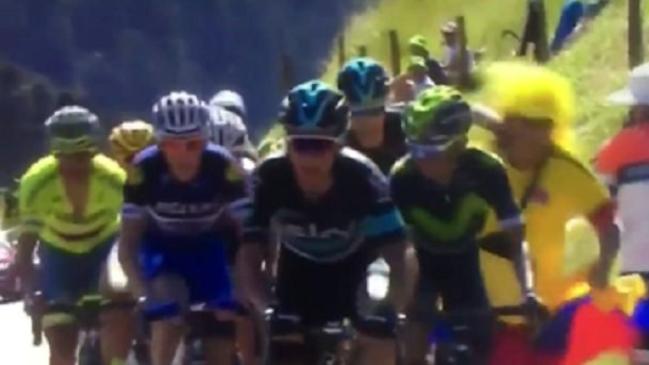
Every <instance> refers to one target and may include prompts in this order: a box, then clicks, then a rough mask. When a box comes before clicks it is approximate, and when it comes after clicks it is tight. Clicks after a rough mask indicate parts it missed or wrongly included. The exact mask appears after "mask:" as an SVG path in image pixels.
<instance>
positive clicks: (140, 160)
mask: <svg viewBox="0 0 649 365" xmlns="http://www.w3.org/2000/svg"><path fill="white" fill-rule="evenodd" d="M159 160H160V161H161V160H162V153H161V152H160V149H159V148H158V146H156V145H153V146H149V147H147V148H145V149H143V150H142V151H140V152H138V153H137V154H136V155H135V157H134V158H133V165H137V166H146V165H150V164H152V163H154V162H155V161H159Z"/></svg>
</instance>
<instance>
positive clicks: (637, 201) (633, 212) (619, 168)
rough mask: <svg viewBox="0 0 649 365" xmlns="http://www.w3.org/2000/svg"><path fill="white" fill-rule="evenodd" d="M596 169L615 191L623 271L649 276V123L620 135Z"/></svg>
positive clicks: (604, 149) (608, 145)
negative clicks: (648, 274)
mask: <svg viewBox="0 0 649 365" xmlns="http://www.w3.org/2000/svg"><path fill="white" fill-rule="evenodd" d="M595 166H596V169H597V172H598V173H599V174H601V175H603V177H604V178H605V179H606V181H607V182H608V183H609V184H610V185H611V186H612V187H614V189H615V190H616V200H617V208H618V211H617V215H618V218H619V220H620V223H621V224H622V227H621V228H622V230H621V242H622V244H621V246H620V253H621V259H622V267H621V269H622V271H624V272H640V273H649V260H647V255H648V254H649V224H647V223H649V221H648V219H647V217H649V200H648V197H649V123H644V124H638V125H635V126H631V127H626V128H624V129H623V130H622V131H620V133H618V134H617V135H616V136H615V137H613V138H612V139H611V140H610V141H608V143H606V144H605V145H604V146H603V147H602V149H601V150H600V151H599V153H598V155H597V158H596V161H595Z"/></svg>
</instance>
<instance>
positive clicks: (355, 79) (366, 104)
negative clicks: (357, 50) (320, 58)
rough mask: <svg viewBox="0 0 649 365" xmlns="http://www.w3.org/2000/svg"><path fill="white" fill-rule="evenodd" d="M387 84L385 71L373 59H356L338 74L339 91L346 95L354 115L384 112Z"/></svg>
mask: <svg viewBox="0 0 649 365" xmlns="http://www.w3.org/2000/svg"><path fill="white" fill-rule="evenodd" d="M387 82H388V76H387V74H386V72H385V69H384V68H383V66H381V65H380V64H379V63H378V62H377V61H375V60H373V59H372V58H355V59H353V60H351V61H349V62H347V63H346V64H345V65H344V66H343V68H342V70H340V72H339V73H338V89H340V91H342V92H343V93H344V94H345V97H346V98H347V100H348V101H349V105H350V107H351V110H352V113H358V112H366V111H379V110H382V109H383V108H384V106H385V98H386V96H387V95H388V85H387Z"/></svg>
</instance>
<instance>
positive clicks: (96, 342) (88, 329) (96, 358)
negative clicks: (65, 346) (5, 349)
mask: <svg viewBox="0 0 649 365" xmlns="http://www.w3.org/2000/svg"><path fill="white" fill-rule="evenodd" d="M39 303H42V296H41V293H40V292H37V293H35V294H34V296H33V298H32V299H31V300H30V303H26V305H27V306H28V307H30V312H31V319H32V336H33V344H34V346H40V345H41V343H42V332H43V328H42V316H43V315H44V314H47V313H59V312H64V313H70V314H72V315H73V316H74V317H75V318H76V321H77V322H76V323H77V324H78V326H79V344H78V346H77V363H78V365H102V358H101V342H100V336H99V329H100V325H101V324H100V320H99V314H100V313H101V309H102V303H103V300H102V298H101V296H99V295H86V296H83V297H82V298H81V299H80V300H79V301H78V302H77V303H74V304H68V303H61V302H51V303H47V306H46V307H47V309H46V310H42V309H41V308H39V306H40V304H39Z"/></svg>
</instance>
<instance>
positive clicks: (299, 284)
mask: <svg viewBox="0 0 649 365" xmlns="http://www.w3.org/2000/svg"><path fill="white" fill-rule="evenodd" d="M333 178H334V182H333V186H332V188H331V189H330V191H329V192H328V193H326V194H325V195H324V196H323V197H321V198H320V199H319V200H317V201H311V200H308V199H306V198H305V197H304V195H303V194H302V191H301V190H300V188H299V187H298V185H297V182H296V180H295V177H294V174H293V169H292V166H291V163H290V161H289V159H288V158H287V157H286V156H283V155H280V156H277V157H271V158H269V159H267V160H265V161H264V162H262V163H261V164H260V165H259V166H258V168H257V170H256V171H255V175H254V178H253V185H254V189H253V190H254V191H253V202H252V213H251V215H250V217H249V218H248V219H247V221H246V223H245V224H244V233H243V235H244V242H253V243H254V242H257V243H261V244H262V245H264V246H267V245H272V244H274V243H278V244H279V245H280V249H279V260H278V263H277V285H276V295H277V298H278V303H279V307H280V310H281V311H284V312H290V313H292V314H298V315H300V316H301V317H302V320H303V321H304V323H305V324H309V325H311V324H313V325H318V324H322V323H324V322H327V321H332V320H340V319H342V318H355V316H356V295H357V289H358V287H359V285H360V283H361V282H362V281H363V279H364V273H365V270H366V268H367V265H368V264H369V263H370V262H371V260H372V259H373V258H374V257H375V255H376V252H377V248H378V247H380V246H381V245H384V244H390V243H394V242H399V241H402V240H403V238H404V236H405V230H404V224H403V221H402V220H401V217H400V215H399V213H398V211H397V209H396V207H395V206H394V204H393V203H392V200H391V199H390V197H389V189H388V185H387V181H386V179H385V176H384V175H383V174H382V173H381V172H380V171H379V170H378V168H377V167H376V166H375V165H374V164H373V163H372V162H371V161H369V160H368V159H367V158H366V157H365V156H363V155H361V154H360V153H358V152H356V151H354V150H351V149H347V148H345V149H343V150H342V151H341V153H340V155H339V156H338V157H337V158H336V160H335V162H334V165H333ZM271 240H272V241H271ZM271 247H272V246H271Z"/></svg>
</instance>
